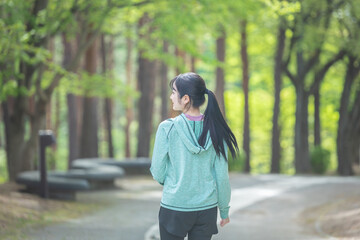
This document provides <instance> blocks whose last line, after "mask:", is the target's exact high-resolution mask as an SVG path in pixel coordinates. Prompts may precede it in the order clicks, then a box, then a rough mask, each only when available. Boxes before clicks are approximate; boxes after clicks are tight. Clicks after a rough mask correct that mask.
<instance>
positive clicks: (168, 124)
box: [159, 118, 174, 132]
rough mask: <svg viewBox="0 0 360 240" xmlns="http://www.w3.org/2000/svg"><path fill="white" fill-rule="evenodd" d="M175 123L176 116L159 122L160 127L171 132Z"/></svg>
mask: <svg viewBox="0 0 360 240" xmlns="http://www.w3.org/2000/svg"><path fill="white" fill-rule="evenodd" d="M173 125H174V118H168V119H166V120H164V121H162V122H161V123H160V124H159V129H160V128H163V129H164V130H165V131H166V132H169V131H170V129H171V128H172V126H173Z"/></svg>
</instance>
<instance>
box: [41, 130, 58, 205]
mask: <svg viewBox="0 0 360 240" xmlns="http://www.w3.org/2000/svg"><path fill="white" fill-rule="evenodd" d="M39 141H40V196H41V197H43V198H48V197H49V188H48V182H47V173H46V158H45V148H46V147H47V146H50V145H52V144H54V143H55V142H56V141H55V137H54V135H53V133H52V131H51V130H40V131H39Z"/></svg>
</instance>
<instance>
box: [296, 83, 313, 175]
mask: <svg viewBox="0 0 360 240" xmlns="http://www.w3.org/2000/svg"><path fill="white" fill-rule="evenodd" d="M308 105H309V94H308V92H307V91H305V90H304V88H303V87H297V88H296V112H295V169H296V173H310V172H311V166H310V157H309V141H308V136H309V135H308V131H309V126H308Z"/></svg>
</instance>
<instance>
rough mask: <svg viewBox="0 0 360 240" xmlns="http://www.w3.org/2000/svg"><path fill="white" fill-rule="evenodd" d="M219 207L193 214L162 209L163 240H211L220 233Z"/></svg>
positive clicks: (160, 224) (161, 228)
mask: <svg viewBox="0 0 360 240" xmlns="http://www.w3.org/2000/svg"><path fill="white" fill-rule="evenodd" d="M216 220H217V207H214V208H211V209H206V210H201V211H192V212H182V211H174V210H170V209H167V208H163V207H161V208H160V211H159V229H160V238H161V240H183V239H184V237H185V236H186V235H188V239H189V240H210V239H211V237H212V235H213V234H216V233H217V232H218V230H217V225H216Z"/></svg>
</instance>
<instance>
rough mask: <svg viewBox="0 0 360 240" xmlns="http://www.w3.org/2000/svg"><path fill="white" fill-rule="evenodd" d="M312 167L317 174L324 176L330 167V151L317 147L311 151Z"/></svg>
mask: <svg viewBox="0 0 360 240" xmlns="http://www.w3.org/2000/svg"><path fill="white" fill-rule="evenodd" d="M310 158H311V167H312V169H313V171H314V172H315V173H318V174H324V173H325V172H326V171H327V170H328V168H329V165H330V151H329V150H327V149H324V148H322V147H321V146H316V147H314V148H313V149H312V150H311V154H310Z"/></svg>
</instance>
